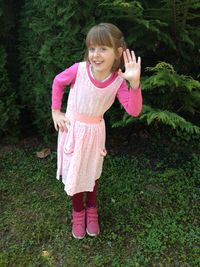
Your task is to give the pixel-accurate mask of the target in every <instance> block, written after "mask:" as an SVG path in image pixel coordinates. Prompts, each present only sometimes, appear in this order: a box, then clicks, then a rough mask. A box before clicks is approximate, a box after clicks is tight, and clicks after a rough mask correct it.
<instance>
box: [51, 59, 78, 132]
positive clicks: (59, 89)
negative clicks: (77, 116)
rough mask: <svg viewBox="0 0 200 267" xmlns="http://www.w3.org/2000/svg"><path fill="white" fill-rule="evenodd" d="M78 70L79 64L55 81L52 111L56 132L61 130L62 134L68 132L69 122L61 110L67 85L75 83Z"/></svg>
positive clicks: (59, 75)
mask: <svg viewBox="0 0 200 267" xmlns="http://www.w3.org/2000/svg"><path fill="white" fill-rule="evenodd" d="M77 70H78V63H76V64H74V65H72V66H71V67H70V68H68V69H66V70H64V71H63V72H61V73H60V74H58V75H57V76H56V77H55V78H54V80H53V85H52V105H51V109H52V118H53V122H54V127H55V129H56V131H58V129H60V130H61V131H62V132H63V131H67V126H68V124H69V121H68V120H67V118H66V117H65V114H64V113H62V112H61V111H60V108H61V105H62V97H63V93H64V89H65V87H66V86H67V85H69V84H73V83H74V82H75V80H76V74H77Z"/></svg>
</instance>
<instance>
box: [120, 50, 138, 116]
mask: <svg viewBox="0 0 200 267" xmlns="http://www.w3.org/2000/svg"><path fill="white" fill-rule="evenodd" d="M123 58H124V65H125V71H124V72H122V71H121V69H119V71H118V74H119V76H121V77H122V78H123V79H125V80H127V81H129V83H130V86H131V88H130V89H129V90H128V87H127V84H126V82H125V81H123V83H122V85H121V86H120V88H119V90H118V92H117V97H118V99H119V101H120V103H121V104H122V105H123V106H124V108H125V110H126V111H127V113H128V114H130V115H131V116H134V117H137V116H138V115H139V114H140V112H141V110H142V94H141V86H140V73H141V58H140V57H138V60H136V57H135V53H134V51H129V49H126V50H125V51H123Z"/></svg>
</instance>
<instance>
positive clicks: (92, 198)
mask: <svg viewBox="0 0 200 267" xmlns="http://www.w3.org/2000/svg"><path fill="white" fill-rule="evenodd" d="M97 187H98V181H97V180H96V182H95V186H94V189H93V191H92V192H87V193H86V206H87V207H89V208H90V207H96V198H97Z"/></svg>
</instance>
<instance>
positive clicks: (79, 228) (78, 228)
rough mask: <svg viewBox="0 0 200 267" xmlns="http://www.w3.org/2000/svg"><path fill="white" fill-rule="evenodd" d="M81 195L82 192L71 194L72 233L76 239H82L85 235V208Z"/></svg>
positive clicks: (82, 195) (82, 194)
mask: <svg viewBox="0 0 200 267" xmlns="http://www.w3.org/2000/svg"><path fill="white" fill-rule="evenodd" d="M83 197H84V193H83V192H81V193H77V194H75V195H73V196H72V206H73V210H72V235H73V237H74V238H77V239H82V238H84V236H85V209H84V203H83Z"/></svg>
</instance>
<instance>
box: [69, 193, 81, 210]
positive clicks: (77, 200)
mask: <svg viewBox="0 0 200 267" xmlns="http://www.w3.org/2000/svg"><path fill="white" fill-rule="evenodd" d="M83 194H84V193H83V192H80V193H77V194H75V195H73V196H72V198H71V199H72V206H73V209H74V210H75V211H77V212H79V211H82V210H83V209H84V202H83V196H84V195H83Z"/></svg>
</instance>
